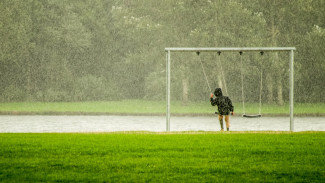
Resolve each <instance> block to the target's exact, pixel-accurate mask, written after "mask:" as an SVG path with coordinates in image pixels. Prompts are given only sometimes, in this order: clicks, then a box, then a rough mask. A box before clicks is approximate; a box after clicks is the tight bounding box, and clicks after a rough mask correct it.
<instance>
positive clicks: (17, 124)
mask: <svg viewBox="0 0 325 183" xmlns="http://www.w3.org/2000/svg"><path fill="white" fill-rule="evenodd" d="M230 120H231V131H289V130H290V120H289V117H262V118H242V117H236V116H235V117H231V118H230ZM170 129H171V131H219V130H220V125H219V122H218V120H217V118H216V117H211V116H199V117H190V116H188V117H186V116H185V117H179V116H177V117H176V116H175V117H171V125H170ZM165 130H166V118H165V117H164V116H116V115H109V116H84V115H81V116H47V115H45V116H40V115H35V116H32V115H26V116H25V115H17V116H14V115H0V133H29V132H31V133H44V132H59V133H62V132H116V131H153V132H162V131H165ZM294 131H325V117H296V118H295V119H294Z"/></svg>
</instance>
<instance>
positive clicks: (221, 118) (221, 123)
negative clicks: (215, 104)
mask: <svg viewBox="0 0 325 183" xmlns="http://www.w3.org/2000/svg"><path fill="white" fill-rule="evenodd" d="M219 122H220V127H221V131H223V116H222V115H220V114H219Z"/></svg>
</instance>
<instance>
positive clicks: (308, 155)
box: [0, 132, 325, 182]
mask: <svg viewBox="0 0 325 183" xmlns="http://www.w3.org/2000/svg"><path fill="white" fill-rule="evenodd" d="M324 152H325V133H324V132H303V133H300V132H299V133H289V132H279V133H277V132H259V133H254V132H237V133H236V132H230V133H226V132H224V133H220V132H218V133H212V132H211V133H209V132H193V133H191V132H186V133H185V132H184V133H146V132H143V133H140V132H133V133H108V134H0V182H225V181H226V182H324V180H325V156H324Z"/></svg>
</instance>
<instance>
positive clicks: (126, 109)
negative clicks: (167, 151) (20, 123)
mask: <svg viewBox="0 0 325 183" xmlns="http://www.w3.org/2000/svg"><path fill="white" fill-rule="evenodd" d="M234 106H235V113H236V114H241V113H242V112H243V111H242V104H241V103H234ZM245 107H246V113H253V114H254V113H258V111H259V105H258V104H251V103H246V104H245ZM215 110H216V107H212V106H211V105H210V103H209V101H206V102H192V103H189V104H188V105H186V106H184V105H183V104H182V103H181V102H173V101H172V102H171V112H172V113H173V114H199V115H206V114H212V113H213V112H214V111H215ZM165 112H166V103H165V101H146V100H123V101H108V102H46V103H42V102H17V103H0V113H9V114H19V113H34V114H62V113H65V114H69V113H72V114H78V113H81V114H98V113H99V114H100V113H103V114H109V113H111V114H165ZM294 112H295V114H302V115H303V114H313V115H317V114H323V115H324V114H325V104H324V103H317V104H300V103H297V104H295V111H294ZM262 114H273V115H278V114H287V115H288V114H289V105H288V104H286V105H283V106H279V105H270V104H263V106H262Z"/></svg>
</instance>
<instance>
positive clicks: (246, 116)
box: [243, 114, 262, 118]
mask: <svg viewBox="0 0 325 183" xmlns="http://www.w3.org/2000/svg"><path fill="white" fill-rule="evenodd" d="M243 117H244V118H260V117H262V114H251V115H249V114H243Z"/></svg>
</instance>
